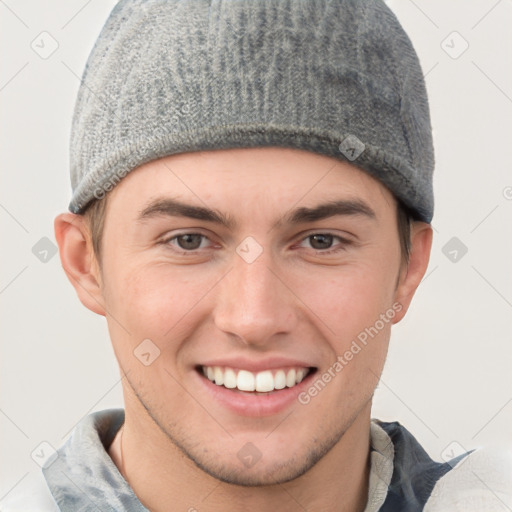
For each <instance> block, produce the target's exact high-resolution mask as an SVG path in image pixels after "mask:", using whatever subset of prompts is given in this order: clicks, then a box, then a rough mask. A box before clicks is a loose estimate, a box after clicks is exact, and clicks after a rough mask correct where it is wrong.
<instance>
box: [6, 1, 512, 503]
mask: <svg viewBox="0 0 512 512" xmlns="http://www.w3.org/2000/svg"><path fill="white" fill-rule="evenodd" d="M114 3H115V2H114V1H113V0H108V1H106V0H89V1H85V0H72V1H71V0H66V1H64V0H58V1H57V0H55V1H53V2H38V1H35V0H31V1H29V0H19V1H15V0H5V1H3V0H0V40H1V43H2V49H3V51H2V60H1V62H2V65H1V70H0V102H1V117H0V123H1V124H0V126H1V165H0V172H1V176H2V177H1V179H2V181H1V191H0V194H1V195H0V222H1V230H2V231H1V232H2V245H1V247H2V265H1V269H0V307H1V322H0V328H1V335H2V348H1V360H0V365H1V366H0V379H1V390H2V392H1V395H0V428H1V432H2V436H1V460H2V465H1V472H0V500H1V498H2V497H3V496H4V495H5V494H6V493H8V492H9V491H10V490H11V489H12V488H13V487H14V486H16V485H17V484H18V483H19V482H20V481H22V480H23V479H25V478H26V477H27V476H28V475H29V474H31V473H34V472H36V471H39V467H38V466H37V464H36V463H35V462H34V460H32V458H31V453H32V452H34V450H38V447H39V446H40V443H41V442H47V443H50V444H51V445H52V446H54V447H58V446H60V444H61V443H62V441H63V439H64V438H65V437H66V435H67V434H68V433H69V432H70V430H71V429H72V428H73V427H74V426H75V425H76V423H77V422H78V421H79V420H80V419H81V418H82V417H83V416H84V415H86V414H87V413H89V412H91V411H94V410H99V409H104V408H108V407H115V406H121V405H122V396H121V385H120V383H119V374H118V370H117V366H116V363H115V360H114V355H113V352H112V349H111V347H110V342H109V338H108V334H107V330H106V324H105V320H104V318H103V317H99V316H96V315H94V314H93V313H91V312H89V311H88V310H86V309H85V308H84V307H83V306H82V305H81V304H80V302H79V301H78V299H77V298H76V296H75V293H74V290H73V289H72V287H71V285H70V284H69V283H68V282H67V279H66V277H65V275H64V273H63V271H62V269H61V267H60V262H59V258H58V255H54V254H53V253H52V249H54V236H53V218H54V217H55V215H56V214H58V213H59V212H61V211H64V210H66V208H67V204H68V202H69V199H70V193H71V191H70V184H69V176H68V140H69V132H70V125H71V115H72V109H73V105H74V99H75V95H76V92H77V90H78V84H79V77H80V75H81V73H82V70H83V67H84V65H85V60H86V58H87V55H88V53H89V51H90V50H91V48H92V45H93V43H94V41H95V38H96V37H97V35H98V33H99V31H100V29H101V27H102V25H103V23H104V21H105V19H106V17H107V15H108V13H109V12H110V10H111V8H112V6H113V5H114ZM388 4H389V5H390V7H391V8H392V9H393V10H394V11H395V12H396V13H397V15H398V17H399V19H400V21H401V22H402V24H403V25H404V27H405V29H406V30H407V32H408V33H409V35H410V37H411V39H412V41H413V43H414V45H415V47H416V49H417V51H418V53H419V55H420V59H421V62H422V66H423V70H424V72H425V74H426V82H427V87H428V91H429V95H430V104H431V111H432V121H433V126H434V142H435V148H436V160H437V165H436V171H435V197H436V212H435V217H434V221H433V226H434V228H435V239H434V246H433V250H432V257H431V262H430V266H429V270H428V272H427V274H426V277H425V279H424V281H423V282H422V284H421V285H420V287H419V290H418V293H417V296H416V298H415V300H414V302H413V305H412V307H411V310H410V311H409V313H408V315H407V316H406V318H405V320H404V321H403V322H402V323H401V324H399V325H398V326H396V327H395V328H394V330H393V334H392V341H391V347H390V352H389V357H388V362H387V364H386V368H385V371H384V374H383V376H382V379H381V383H380V385H379V387H378V390H377V392H376V395H375V400H374V416H375V417H378V418H380V419H382V420H388V421H390V420H398V421H400V422H402V423H403V424H404V425H405V426H406V427H407V428H408V429H409V430H410V431H412V432H413V434H414V435H415V436H416V437H417V438H418V439H419V441H420V442H421V443H422V444H423V445H424V446H425V448H426V449H427V450H428V451H429V453H430V454H431V456H432V457H433V458H435V459H437V460H441V459H442V458H443V457H446V456H447V455H449V454H450V453H456V452H457V451H458V450H460V449H462V448H465V449H470V448H474V447H478V446H482V445H484V446H485V445H487V446H490V445H491V446H507V447H511V446H512V442H511V438H510V425H511V420H512V385H511V384H512V372H511V371H510V366H511V365H510V363H511V356H512V343H511V339H510V338H511V335H510V333H511V332H512V314H511V313H512V286H511V285H512V270H511V262H512V237H511V231H510V224H511V223H510V220H511V217H512V173H511V167H512V151H511V146H512V130H511V127H512V71H511V69H512V68H511V66H510V62H511V53H512V52H511V48H512V36H511V34H512V31H511V30H510V20H511V19H512V2H511V0H498V1H496V0H471V1H470V0H457V1H453V0H450V1H449V2H447V1H446V0H415V1H412V0H393V1H390V2H388ZM42 33H43V34H42ZM52 45H53V46H56V45H58V48H56V50H55V51H54V52H53V53H52V54H51V55H49V53H50V52H51V50H53V46H52ZM466 46H467V49H465V48H466ZM464 49H465V51H464V52H463V53H461V52H462V51H463V50H464ZM43 57H44V58H43ZM45 237H46V238H47V239H48V240H47V239H46V238H45ZM454 237H455V239H454ZM465 250H467V252H466V253H464V251H465ZM0 502H1V501H0Z"/></svg>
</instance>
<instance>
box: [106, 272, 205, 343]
mask: <svg viewBox="0 0 512 512" xmlns="http://www.w3.org/2000/svg"><path fill="white" fill-rule="evenodd" d="M108 275H109V279H108V281H106V282H105V294H104V296H105V300H106V306H107V309H108V313H109V314H108V317H109V330H110V334H111V338H112V341H113V343H114V347H115V348H116V352H120V351H121V349H122V351H124V352H125V351H127V349H128V347H129V348H130V350H131V351H133V350H134V349H135V348H136V347H137V346H138V345H139V344H140V343H141V342H142V341H143V340H145V339H150V340H152V341H153V342H154V343H155V344H156V345H157V346H158V347H159V348H160V349H161V350H163V349H165V350H166V351H167V350H168V349H170V348H171V347H172V350H173V351H177V350H178V349H179V346H180V345H179V343H177V344H174V343H172V340H173V339H175V340H180V339H181V338H183V337H184V336H185V335H186V332H187V330H188V328H189V326H190V324H191V322H192V321H194V322H197V321H198V319H197V311H198V308H197V306H198V304H199V303H200V301H201V299H202V297H203V296H204V295H205V290H208V289H209V288H210V287H211V286H213V284H214V283H215V279H213V278H212V276H206V275H201V273H199V272H196V273H194V274H191V273H190V272H176V271H175V270H174V271H171V269H167V268H166V267H165V266H164V265H160V266H159V265H147V266H144V265H138V266H137V267H136V268H135V267H134V268H130V267H125V268H124V271H123V272H122V273H121V272H120V271H119V270H117V271H116V270H115V269H114V268H113V269H112V272H111V273H110V274H108ZM210 281H212V284H211V286H209V285H208V283H209V282H210ZM170 342H171V343H170Z"/></svg>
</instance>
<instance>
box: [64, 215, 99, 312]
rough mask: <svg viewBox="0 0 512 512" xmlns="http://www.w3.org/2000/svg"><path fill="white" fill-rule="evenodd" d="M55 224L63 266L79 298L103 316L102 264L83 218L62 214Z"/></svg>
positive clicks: (86, 305) (87, 306)
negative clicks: (100, 265) (96, 254)
mask: <svg viewBox="0 0 512 512" xmlns="http://www.w3.org/2000/svg"><path fill="white" fill-rule="evenodd" d="M54 227H55V238H56V240H57V244H58V246H59V253H60V260H61V263H62V267H63V268H64V272H65V273H66V275H67V276H68V279H69V281H70V282H71V284H72V285H73V287H74V288H75V291H76V293H77V295H78V298H79V299H80V301H81V302H82V304H83V305H84V306H85V307H86V308H88V309H90V310H91V311H93V312H94V313H97V314H99V315H103V316H104V315H105V306H104V300H103V295H102V291H101V286H100V272H99V266H98V263H97V260H96V257H95V254H94V250H93V247H92V242H91V239H90V236H89V231H88V228H87V225H86V222H85V219H84V217H83V216H81V215H75V214H73V213H63V214H61V215H58V216H57V217H56V219H55V222H54Z"/></svg>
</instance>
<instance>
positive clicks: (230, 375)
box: [224, 368, 236, 389]
mask: <svg viewBox="0 0 512 512" xmlns="http://www.w3.org/2000/svg"><path fill="white" fill-rule="evenodd" d="M224 386H225V387H227V388H228V389H233V388H236V373H235V372H234V371H233V370H232V369H231V368H226V371H225V372H224Z"/></svg>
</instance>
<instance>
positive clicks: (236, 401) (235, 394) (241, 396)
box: [195, 371, 315, 417]
mask: <svg viewBox="0 0 512 512" xmlns="http://www.w3.org/2000/svg"><path fill="white" fill-rule="evenodd" d="M195 373H196V375H197V378H198V379H199V380H200V382H201V383H202V385H203V386H204V388H205V389H206V391H207V392H208V393H209V394H210V395H211V396H212V397H213V398H214V400H216V401H217V402H219V403H220V404H221V405H222V406H224V407H226V408H227V409H229V410H231V411H233V412H234V413H236V414H238V415H240V416H249V417H262V416H272V415H274V414H278V413H280V412H282V411H284V410H285V409H287V408H288V407H290V405H292V404H293V403H294V402H296V401H297V397H298V395H299V394H300V393H301V392H302V391H304V390H305V389H306V388H307V387H308V386H309V381H310V379H311V378H312V376H313V374H314V373H315V372H314V371H312V372H310V373H309V374H308V375H307V376H306V377H305V378H304V380H303V381H302V382H300V383H299V384H296V385H295V386H293V387H292V388H284V389H280V390H276V391H272V392H270V393H260V394H258V393H250V392H245V391H239V390H237V389H236V388H235V389H233V390H232V389H228V388H225V387H224V386H217V384H215V383H213V382H211V381H210V380H209V379H207V378H206V377H204V376H203V375H202V374H200V373H199V372H198V371H196V372H195Z"/></svg>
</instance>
